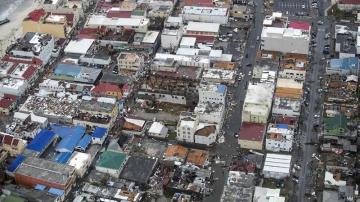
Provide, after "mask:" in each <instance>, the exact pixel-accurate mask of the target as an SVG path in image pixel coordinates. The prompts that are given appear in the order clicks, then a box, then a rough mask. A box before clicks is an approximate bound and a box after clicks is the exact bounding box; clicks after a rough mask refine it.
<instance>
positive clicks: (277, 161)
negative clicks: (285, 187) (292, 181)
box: [263, 153, 291, 179]
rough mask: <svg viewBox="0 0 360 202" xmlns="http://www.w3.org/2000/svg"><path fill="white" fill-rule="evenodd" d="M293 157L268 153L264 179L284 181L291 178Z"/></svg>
mask: <svg viewBox="0 0 360 202" xmlns="http://www.w3.org/2000/svg"><path fill="white" fill-rule="evenodd" d="M290 168H291V155H283V154H271V153H267V154H266V158H265V163H264V168H263V175H264V178H274V179H284V178H286V177H289V176H290Z"/></svg>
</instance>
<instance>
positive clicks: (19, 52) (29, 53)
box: [10, 32, 54, 64]
mask: <svg viewBox="0 0 360 202" xmlns="http://www.w3.org/2000/svg"><path fill="white" fill-rule="evenodd" d="M53 49H54V37H52V36H51V35H49V34H41V33H35V32H27V33H26V34H25V35H24V37H23V38H22V39H21V40H20V41H19V42H18V43H16V44H15V45H14V46H13V47H12V48H11V50H10V54H11V55H13V56H18V57H25V58H33V57H36V58H39V59H40V60H41V61H42V62H43V64H47V63H48V62H49V59H50V57H51V52H52V50H53Z"/></svg>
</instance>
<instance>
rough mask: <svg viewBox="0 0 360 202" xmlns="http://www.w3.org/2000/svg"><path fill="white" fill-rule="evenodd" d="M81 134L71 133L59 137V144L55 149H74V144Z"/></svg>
mask: <svg viewBox="0 0 360 202" xmlns="http://www.w3.org/2000/svg"><path fill="white" fill-rule="evenodd" d="M82 136H83V134H81V133H73V134H71V135H68V136H66V137H64V138H63V139H61V141H60V142H59V144H58V145H57V146H56V148H55V150H56V151H58V152H72V151H74V148H75V146H76V145H77V143H78V142H79V141H80V139H81V137H82Z"/></svg>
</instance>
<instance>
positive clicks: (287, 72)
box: [279, 69, 306, 80]
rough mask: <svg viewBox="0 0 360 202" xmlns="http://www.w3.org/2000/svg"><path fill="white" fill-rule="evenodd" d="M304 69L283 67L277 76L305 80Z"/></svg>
mask: <svg viewBox="0 0 360 202" xmlns="http://www.w3.org/2000/svg"><path fill="white" fill-rule="evenodd" d="M305 75H306V71H304V70H295V69H284V70H281V71H279V77H281V78H287V79H298V80H305Z"/></svg>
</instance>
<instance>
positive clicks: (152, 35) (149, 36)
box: [142, 31, 159, 43]
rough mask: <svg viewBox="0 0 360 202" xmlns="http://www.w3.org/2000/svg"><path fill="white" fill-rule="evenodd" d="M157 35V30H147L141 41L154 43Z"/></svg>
mask: <svg viewBox="0 0 360 202" xmlns="http://www.w3.org/2000/svg"><path fill="white" fill-rule="evenodd" d="M158 36H159V32H157V31H147V32H146V34H145V36H144V38H143V40H142V42H143V43H155V41H156V39H157V37H158Z"/></svg>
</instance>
